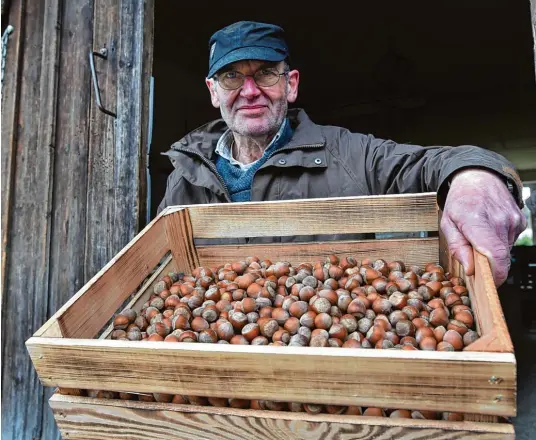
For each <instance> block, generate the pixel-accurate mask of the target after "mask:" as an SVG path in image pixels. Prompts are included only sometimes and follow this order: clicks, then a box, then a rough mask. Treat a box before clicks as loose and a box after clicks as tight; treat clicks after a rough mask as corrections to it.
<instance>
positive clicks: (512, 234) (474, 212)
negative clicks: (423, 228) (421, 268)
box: [441, 169, 527, 286]
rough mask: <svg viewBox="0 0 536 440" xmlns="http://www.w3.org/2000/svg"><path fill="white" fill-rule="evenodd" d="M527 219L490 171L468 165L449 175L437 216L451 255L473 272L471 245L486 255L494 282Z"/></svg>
mask: <svg viewBox="0 0 536 440" xmlns="http://www.w3.org/2000/svg"><path fill="white" fill-rule="evenodd" d="M526 227H527V220H526V219H525V216H524V215H523V213H522V212H521V210H520V209H519V208H518V207H517V205H516V202H515V200H514V198H513V197H512V195H511V194H510V192H509V191H508V188H507V187H506V185H505V184H504V182H503V181H502V180H501V179H500V178H499V177H498V176H497V175H496V174H494V173H492V172H490V171H485V170H477V169H470V170H464V171H460V172H459V173H457V174H456V175H455V176H454V178H453V179H452V182H451V185H450V190H449V192H448V195H447V201H446V202H445V207H444V210H443V218H442V219H441V230H442V231H443V234H444V235H445V238H446V240H447V243H448V246H449V250H450V253H451V255H452V256H453V257H454V258H456V259H457V260H458V261H459V262H460V263H461V264H462V265H463V267H464V269H465V273H466V274H467V275H473V274H474V271H475V265H474V261H473V248H474V249H476V250H477V251H478V252H480V253H482V254H483V255H485V256H486V257H488V259H489V262H490V264H491V271H492V273H493V278H494V280H495V284H496V285H497V286H499V285H501V284H502V283H504V281H505V280H506V277H507V275H508V270H509V269H510V248H511V247H512V246H513V244H514V242H515V240H516V238H517V237H518V235H519V234H520V233H521V232H523V230H524V229H525V228H526Z"/></svg>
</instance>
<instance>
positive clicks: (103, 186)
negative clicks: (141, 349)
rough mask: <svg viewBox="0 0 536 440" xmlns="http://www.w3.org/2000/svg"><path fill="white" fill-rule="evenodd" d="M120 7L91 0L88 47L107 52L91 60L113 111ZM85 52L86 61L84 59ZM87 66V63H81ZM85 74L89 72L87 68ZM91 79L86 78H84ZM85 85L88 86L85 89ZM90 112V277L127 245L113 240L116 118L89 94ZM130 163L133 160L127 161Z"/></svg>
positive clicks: (113, 2)
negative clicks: (102, 56)
mask: <svg viewBox="0 0 536 440" xmlns="http://www.w3.org/2000/svg"><path fill="white" fill-rule="evenodd" d="M119 4H120V0H95V1H94V6H93V16H94V18H93V22H94V25H93V38H92V39H91V38H90V40H89V41H90V42H91V40H92V41H93V42H92V44H90V45H89V47H88V53H89V51H90V50H93V51H97V52H98V51H99V50H101V49H103V48H105V49H106V50H107V51H108V55H107V57H108V58H107V59H106V60H103V59H101V58H97V57H96V58H95V70H96V73H97V77H98V81H99V89H100V94H101V100H102V103H103V105H104V106H105V108H107V109H111V110H112V111H114V112H115V111H116V109H117V88H118V86H119V85H118V81H117V72H118V68H119V67H118V64H119V54H118V46H119V44H120V41H119V30H118V22H119ZM88 53H86V55H85V56H86V58H87V56H88ZM84 64H87V63H84ZM84 67H85V70H86V71H87V72H89V69H88V67H87V65H84ZM88 81H90V80H88ZM86 87H88V86H87V85H86ZM88 108H89V118H90V121H91V123H90V125H89V145H90V146H91V148H90V149H89V152H88V159H87V162H86V163H85V165H86V167H87V179H88V188H87V216H86V245H85V252H84V272H85V278H86V280H88V279H90V278H91V277H92V276H93V275H95V274H96V273H97V272H98V271H99V270H101V269H102V268H103V267H104V265H105V264H106V263H107V262H108V261H110V260H111V259H112V258H113V257H114V256H115V255H116V254H117V253H118V252H119V251H120V250H121V248H122V247H123V246H124V245H125V244H126V243H121V244H119V243H117V241H115V240H114V232H113V230H114V229H115V228H118V227H119V228H120V229H121V227H120V225H121V223H119V222H117V219H116V216H115V210H116V206H115V203H114V202H115V200H114V199H115V192H116V188H115V185H116V179H117V176H116V164H115V161H116V158H115V149H116V144H115V119H114V118H113V117H111V116H110V115H106V114H104V113H103V112H101V111H100V110H99V108H98V107H97V104H96V97H95V96H94V93H93V91H92V93H91V101H90V102H89V103H88ZM132 160H137V157H136V158H132Z"/></svg>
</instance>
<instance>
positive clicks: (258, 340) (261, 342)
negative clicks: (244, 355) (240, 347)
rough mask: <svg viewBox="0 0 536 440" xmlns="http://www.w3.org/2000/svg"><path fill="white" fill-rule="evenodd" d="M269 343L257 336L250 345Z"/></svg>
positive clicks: (264, 338)
mask: <svg viewBox="0 0 536 440" xmlns="http://www.w3.org/2000/svg"><path fill="white" fill-rule="evenodd" d="M269 342H270V341H268V338H266V337H264V336H257V337H256V338H255V339H253V340H252V341H251V345H268V344H269Z"/></svg>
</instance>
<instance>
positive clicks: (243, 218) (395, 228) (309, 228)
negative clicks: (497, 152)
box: [188, 193, 438, 238]
mask: <svg viewBox="0 0 536 440" xmlns="http://www.w3.org/2000/svg"><path fill="white" fill-rule="evenodd" d="M188 212H189V213H190V219H191V222H192V228H193V236H194V238H233V237H234V238H236V237H268V236H274V237H279V236H289V235H302V234H310V235H315V234H350V233H365V232H415V231H437V229H438V225H437V207H436V195H435V193H424V194H405V195H396V196H366V197H339V198H331V199H314V200H303V201H301V200H291V201H278V202H249V203H232V204H217V205H192V206H189V207H188Z"/></svg>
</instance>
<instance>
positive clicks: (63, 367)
mask: <svg viewBox="0 0 536 440" xmlns="http://www.w3.org/2000/svg"><path fill="white" fill-rule="evenodd" d="M27 347H28V350H29V352H30V356H31V358H32V360H33V362H34V366H35V368H36V370H37V371H38V373H39V377H40V378H41V380H42V382H43V384H44V385H46V386H60V387H65V388H82V389H106V390H113V391H136V392H161V393H170V394H185V395H202V396H217V397H239V398H247V399H267V400H281V401H288V402H294V401H295V402H318V403H330V404H346V405H348V404H351V405H362V406H378V407H384V408H392V407H397V408H409V409H430V410H435V411H463V412H470V413H482V414H494V415H505V416H510V415H514V414H515V411H516V409H515V358H514V356H513V355H512V354H510V353H469V352H457V353H455V352H453V353H447V352H421V351H416V352H409V351H400V350H366V349H329V348H311V347H300V348H297V347H270V346H266V347H262V346H220V345H217V344H181V343H176V344H170V343H163V342H162V343H159V342H145V341H143V342H129V341H110V340H73V339H70V340H68V339H53V338H31V339H30V340H29V341H28V342H27ZM127 359H128V362H126V360H127ZM282 371H285V372H287V374H286V375H285V376H284V377H286V378H287V380H285V381H284V382H282V381H281V377H282V375H281V372H282ZM291 371H292V373H290V372H291ZM446 371H448V374H445V372H446ZM401 372H403V373H401ZM492 376H495V377H500V378H501V381H499V382H492V381H490V378H491V377H492ZM499 395H500V396H501V397H500V399H498V398H497V396H499Z"/></svg>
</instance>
